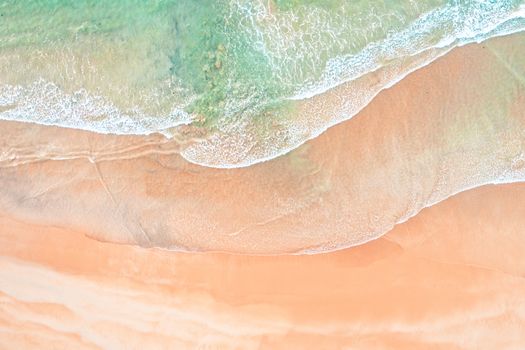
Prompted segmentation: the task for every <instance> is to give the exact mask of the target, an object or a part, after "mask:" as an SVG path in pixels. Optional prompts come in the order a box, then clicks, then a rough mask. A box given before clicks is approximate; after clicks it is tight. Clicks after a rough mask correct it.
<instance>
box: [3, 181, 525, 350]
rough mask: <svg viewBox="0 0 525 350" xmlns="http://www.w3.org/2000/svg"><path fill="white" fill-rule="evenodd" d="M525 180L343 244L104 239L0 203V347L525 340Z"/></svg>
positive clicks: (447, 344) (518, 345)
mask: <svg viewBox="0 0 525 350" xmlns="http://www.w3.org/2000/svg"><path fill="white" fill-rule="evenodd" d="M524 201H525V184H512V185H499V186H488V187H482V188H479V189H475V190H471V191H467V192H464V193H461V194H459V195H457V196H454V197H452V198H449V199H448V200H446V201H444V202H441V203H440V204H437V205H436V206H433V207H431V208H427V209H425V210H423V212H421V214H419V215H418V216H417V217H415V218H413V219H411V220H409V221H408V222H406V223H404V224H402V225H399V226H397V227H396V228H395V229H394V230H393V231H392V232H390V233H388V234H387V235H385V236H383V237H382V238H380V239H378V240H376V241H373V242H370V243H367V244H365V245H362V246H359V247H354V248H350V249H346V250H342V251H338V252H333V253H328V254H316V255H310V256H307V255H303V256H270V257H255V256H241V255H227V254H209V253H208V254H188V253H174V252H167V251H161V250H156V249H144V248H139V247H132V246H126V245H117V244H111V243H101V242H97V241H95V240H92V239H89V238H87V237H86V236H85V235H83V234H82V233H80V232H75V231H72V230H70V229H68V228H59V227H54V226H46V225H40V224H30V223H27V222H22V221H17V220H14V219H12V218H10V217H6V216H2V217H1V218H0V225H1V227H3V229H1V230H0V256H1V257H0V300H1V301H0V348H6V349H7V348H10V349H15V348H16V349H23V348H38V349H51V348H54V349H72V348H75V349H76V348H106V349H108V348H113V349H114V348H126V349H145V348H152V349H153V348H155V349H159V348H165V349H174V348H176V349H185V348H193V349H195V348H201V349H216V348H221V349H234V348H238V349H344V348H346V349H447V350H450V349H516V350H518V349H523V346H524V344H525V279H524V277H525V260H524V259H523V251H524V250H525V235H524V231H523V227H525V208H524V207H523V205H522V203H523V202H524Z"/></svg>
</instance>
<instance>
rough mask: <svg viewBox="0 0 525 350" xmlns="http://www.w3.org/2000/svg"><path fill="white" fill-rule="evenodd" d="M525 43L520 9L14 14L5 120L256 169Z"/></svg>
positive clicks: (155, 7) (4, 81) (18, 6)
mask: <svg viewBox="0 0 525 350" xmlns="http://www.w3.org/2000/svg"><path fill="white" fill-rule="evenodd" d="M523 29H525V1H512V0H490V1H483V0H463V1H458V0H456V1H439V0H432V1H430V0H425V1H406V0H396V1H388V0H387V1H385V0H383V1H376V0H373V1H364V0H363V1H360V0H359V1H343V0H230V1H226V0H224V1H220V0H219V1H208V0H157V1H139V0H116V1H111V2H108V1H87V0H82V1H66V0H41V1H36V0H35V1H29V0H25V1H15V0H7V1H5V0H4V1H1V2H0V119H4V120H18V121H26V122H35V123H40V124H46V125H58V126H62V127H69V128H79V129H86V130H91V131H95V132H100V133H114V134H149V133H154V132H160V133H163V134H164V135H166V137H171V136H173V135H175V134H178V133H179V132H180V128H181V126H183V125H188V124H191V125H192V128H191V129H190V130H193V131H195V135H198V136H199V138H198V140H196V141H195V142H194V143H192V144H191V145H190V146H188V147H187V148H185V149H183V150H182V155H183V156H184V157H185V158H186V159H188V160H190V161H192V162H195V163H199V164H202V165H207V166H214V167H238V166H247V165H250V164H253V163H257V162H260V161H263V160H267V159H271V158H273V157H276V156H278V155H281V154H283V153H285V152H287V151H289V150H291V149H293V148H295V147H297V146H299V145H300V144H302V143H303V142H305V141H306V140H308V139H311V138H312V137H315V136H317V135H319V134H320V133H321V132H323V131H324V130H326V128H328V127H329V126H331V125H334V124H336V123H339V122H341V121H344V120H346V119H349V118H351V117H352V116H353V115H355V114H356V113H357V112H359V110H361V109H362V108H363V107H365V106H366V105H367V104H368V103H369V102H370V101H371V100H372V99H373V97H374V96H375V95H376V94H377V93H379V92H380V91H381V90H382V89H384V88H387V87H389V86H391V85H392V84H395V83H396V82H397V81H399V80H400V79H402V78H403V77H404V76H406V75H407V74H409V73H410V72H412V71H413V70H415V69H418V68H419V67H421V66H424V65H426V64H428V63H429V62H432V61H433V60H435V59H436V58H438V57H439V56H441V55H443V54H446V53H447V52H448V51H450V50H451V49H452V48H454V47H455V46H458V45H464V44H468V43H471V42H479V41H482V40H485V39H487V38H490V37H493V36H498V35H504V34H509V33H513V32H518V31H521V30H523ZM334 91H339V92H338V93H337V96H338V98H337V99H334V98H329V96H330V94H332V95H333V93H334ZM343 92H344V93H343ZM326 96H328V97H326ZM325 97H326V98H325ZM326 101H329V102H326ZM184 130H185V132H186V134H187V133H188V131H187V128H186V129H184ZM195 135H192V134H191V132H189V137H193V136H195ZM203 135H204V136H203Z"/></svg>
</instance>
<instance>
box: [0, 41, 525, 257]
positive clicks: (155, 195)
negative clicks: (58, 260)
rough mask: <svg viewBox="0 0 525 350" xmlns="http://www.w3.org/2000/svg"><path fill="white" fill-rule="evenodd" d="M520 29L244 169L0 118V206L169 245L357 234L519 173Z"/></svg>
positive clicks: (145, 142) (114, 237)
mask: <svg viewBox="0 0 525 350" xmlns="http://www.w3.org/2000/svg"><path fill="white" fill-rule="evenodd" d="M523 38H524V35H523V34H517V35H512V36H508V37H502V38H496V39H492V40H489V41H487V42H486V43H482V44H479V45H469V46H466V47H462V48H459V49H457V50H454V51H452V52H451V53H449V54H448V55H446V56H444V57H443V58H441V59H439V60H438V61H436V62H435V63H432V64H431V65H429V66H427V67H425V68H423V69H421V70H419V71H416V72H415V73H413V74H412V75H410V76H408V77H407V78H406V79H404V80H403V81H401V82H400V83H398V84H397V85H395V86H394V87H392V88H391V89H388V90H386V91H383V92H382V93H381V94H380V95H379V96H378V97H377V98H376V99H375V100H374V101H372V103H371V104H370V105H369V106H368V107H367V108H365V109H364V110H363V111H362V112H361V113H359V114H358V115H357V116H356V117H354V118H353V119H351V120H349V121H347V122H344V123H342V124H339V125H337V126H334V127H332V128H331V129H329V130H328V131H327V132H325V133H324V134H322V135H321V136H320V137H318V138H316V139H314V140H312V141H310V142H308V143H306V144H304V145H303V146H301V147H300V148H298V149H296V150H295V151H293V152H291V153H289V154H287V155H286V156H283V157H280V158H277V159H274V160H272V161H268V162H264V163H260V164H257V165H254V166H251V167H248V168H242V169H211V168H204V167H200V166H197V165H194V164H190V163H188V162H187V161H185V160H184V159H183V158H182V157H180V156H179V154H178V152H179V151H180V150H181V149H183V148H184V147H185V144H184V142H191V140H185V141H184V142H178V141H177V140H171V141H169V140H167V139H165V138H163V137H161V136H159V135H152V136H149V137H134V136H126V137H123V136H111V135H99V134H93V133H89V132H82V131H76V130H72V129H59V128H55V127H45V126H38V125H32V124H22V123H14V122H0V125H2V130H3V132H4V134H5V135H9V137H6V138H3V139H2V140H1V142H2V143H1V145H0V149H1V150H2V157H1V161H0V166H1V168H0V183H2V184H3V185H4V189H3V191H2V195H1V196H0V210H2V211H3V212H5V213H9V215H15V216H16V217H20V218H22V219H24V220H29V221H32V222H39V223H45V224H53V225H58V226H66V227H72V228H74V229H75V230H79V231H83V232H87V233H88V234H89V235H91V236H92V237H94V238H96V239H99V240H103V241H112V242H120V243H129V244H138V245H141V246H144V247H152V246H154V247H163V248H168V249H174V250H189V251H193V250H198V251H203V250H204V251H227V252H242V253H257V254H277V253H302V252H319V251H328V250H333V249H336V248H342V247H348V246H351V245H356V244H362V243H364V242H367V241H369V240H371V239H375V238H377V237H379V236H381V235H382V234H384V233H386V232H387V231H388V230H390V229H391V228H392V227H393V225H395V224H396V223H398V222H402V221H404V220H406V219H408V218H409V217H411V216H413V215H415V214H417V213H418V212H419V211H420V210H421V209H422V208H424V207H426V206H429V205H432V204H434V203H436V202H439V201H440V200H443V199H445V198H447V197H448V196H450V195H452V194H454V193H457V192H460V191H463V190H465V189H468V188H472V187H476V186H480V185H483V184H487V183H493V182H509V181H517V180H523V179H525V114H524V113H525V112H524V111H525V92H524V85H523V82H524V81H525V79H524V77H525V67H524V66H523V65H522V64H521V62H523V61H524V60H525V46H524V45H520V44H521V43H522V42H523V40H524V39H523ZM346 95H348V96H351V91H345V87H344V86H343V87H341V88H338V89H336V90H334V91H332V93H331V94H329V95H326V96H324V97H323V99H320V98H319V99H314V100H312V101H309V102H305V106H304V108H310V109H311V108H314V107H315V106H321V107H322V108H326V110H327V111H329V110H330V108H331V106H334V105H337V104H338V103H340V102H341V99H342V98H343V96H346ZM310 102H311V103H310ZM321 107H315V108H321ZM322 108H321V109H322ZM321 112H322V110H320V113H321ZM48 159H52V160H48Z"/></svg>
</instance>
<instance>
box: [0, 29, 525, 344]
mask: <svg viewBox="0 0 525 350" xmlns="http://www.w3.org/2000/svg"><path fill="white" fill-rule="evenodd" d="M523 38H524V36H523V35H513V36H509V37H504V38H498V39H493V40H490V41H488V42H486V43H483V44H479V45H469V46H466V47H463V48H460V49H457V50H454V51H453V52H451V53H450V54H448V55H447V56H445V57H443V58H442V59H440V60H438V61H436V62H435V63H433V64H431V65H430V66H428V67H426V68H424V69H421V70H419V71H417V72H415V73H414V74H412V75H410V76H409V77H407V78H406V79H405V80H403V81H402V82H400V83H399V84H397V85H395V86H394V87H393V88H391V89H389V90H386V91H384V92H382V93H381V94H380V95H379V96H378V97H377V98H376V99H375V100H374V101H373V102H372V103H371V104H370V105H369V106H368V107H367V108H366V109H365V110H363V111H362V112H361V113H359V115H357V116H356V117H355V118H353V119H352V120H350V121H348V122H345V123H342V124H340V125H337V126H335V127H333V128H331V129H329V130H328V131H327V132H326V133H324V134H322V135H321V136H320V137H318V138H316V139H314V140H312V141H310V142H308V143H306V144H305V145H303V146H301V147H300V148H299V149H297V150H295V151H293V152H291V153H290V154H288V155H286V156H283V157H280V158H278V159H275V160H272V161H268V162H265V163H261V164H258V165H254V166H251V167H248V168H243V169H228V170H225V169H211V168H204V167H200V166H197V165H194V164H191V163H188V162H187V161H185V160H184V159H183V158H182V157H181V156H180V155H179V152H180V150H181V149H184V147H185V146H186V143H187V142H191V140H187V139H185V138H184V137H183V136H184V135H181V136H180V138H178V139H176V140H172V141H168V140H166V139H164V138H163V137H161V136H159V135H151V136H148V137H134V136H126V137H122V136H111V135H97V134H93V133H88V132H82V131H76V130H68V129H59V128H55V127H45V126H38V125H32V124H22V123H14V122H0V126H1V128H2V132H3V135H5V136H6V137H3V138H2V139H1V140H0V142H1V143H0V184H2V187H1V190H0V348H39V349H47V348H49V349H51V348H54V349H56V348H58V349H71V348H75V349H76V348H86V349H88V348H128V349H143V348H169V349H172V348H177V349H185V348H192V349H194V348H212V349H215V348H225V349H232V348H233V349H235V348H238V349H259V348H263V349H264V348H268V349H280V348H282V349H295V348H299V349H304V348H315V349H320V348H321V349H322V348H329V349H332V348H343V349H344V348H346V349H372V350H373V349H392V348H394V349H422V348H424V349H447V350H448V349H517V350H518V349H522V348H523V347H524V344H525V279H524V277H525V260H524V259H523V256H522V255H523V254H522V253H523V251H524V250H525V235H524V230H523V227H525V207H524V205H523V203H524V202H525V184H522V183H518V182H516V183H513V184H505V185H497V186H494V185H491V186H484V187H479V188H475V189H472V190H469V191H466V192H461V191H464V190H466V189H468V188H472V187H477V186H481V185H483V184H487V183H491V182H512V181H520V180H523V179H525V125H524V124H525V114H524V113H525V112H524V111H525V89H524V86H525V85H524V82H525V79H524V77H525V67H524V66H523V64H521V62H524V61H525V46H524V45H521V44H522V43H523V40H524V39H523ZM347 93H348V94H351V92H349V91H346V92H345V90H344V87H341V88H340V89H337V90H334V91H332V93H331V95H326V96H324V97H323V100H318V101H311V102H312V104H305V106H304V108H317V107H315V106H321V107H323V108H324V107H326V108H327V110H328V109H329V108H330V106H333V105H336V104H337V103H339V102H340V97H341V96H343V95H345V96H346V94H347ZM181 140H182V141H181ZM457 192H461V193H459V194H457V195H455V196H452V197H450V198H448V197H449V196H451V195H453V194H455V193H457ZM440 201H441V202H440ZM436 203H437V204H436ZM425 207H427V208H425ZM421 210H422V211H421ZM407 220H408V221H407ZM399 222H404V223H401V224H398V225H395V224H396V223H399ZM394 225H395V226H394ZM392 228H393V229H392ZM387 232H388V233H387ZM385 233H387V234H386V235H384V236H383V234H385ZM374 239H375V240H374ZM369 240H372V241H369ZM368 241H369V242H368ZM365 242H368V243H366V244H363V245H360V246H357V247H353V248H350V249H344V250H339V251H335V252H330V253H325V254H314V255H276V256H262V255H261V256H256V255H233V254H225V253H218V252H216V253H178V252H174V251H168V250H163V249H156V248H152V247H162V248H170V249H183V250H189V251H191V250H209V251H227V252H241V253H252V254H279V253H304V252H309V253H311V252H318V251H322V250H332V249H335V248H341V247H344V246H349V245H354V244H362V243H365ZM117 243H120V244H117Z"/></svg>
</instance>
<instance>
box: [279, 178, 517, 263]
mask: <svg viewBox="0 0 525 350" xmlns="http://www.w3.org/2000/svg"><path fill="white" fill-rule="evenodd" d="M521 182H525V177H524V178H520V179H508V180H500V179H494V180H489V181H486V182H482V183H480V184H477V185H472V186H467V187H465V188H463V189H461V190H458V191H456V192H452V193H451V194H449V195H446V196H445V197H443V198H442V199H440V200H437V201H434V202H430V203H427V204H425V205H424V206H422V207H421V208H420V209H419V210H418V211H417V212H415V213H414V214H413V215H410V216H408V217H406V218H404V219H403V220H399V221H397V222H395V223H394V224H392V226H391V227H390V228H388V229H387V230H386V231H385V232H383V233H379V234H378V235H377V236H374V237H370V238H369V239H365V240H363V241H362V242H359V243H353V244H340V245H337V246H336V247H334V248H331V249H323V250H315V249H312V250H300V251H297V252H294V253H290V254H289V255H314V254H322V253H332V252H335V251H338V250H343V249H348V248H352V247H357V246H360V245H363V244H366V243H368V242H372V241H375V240H376V239H379V238H381V237H383V236H384V235H386V234H388V233H389V232H391V231H392V230H393V229H394V227H396V226H398V225H400V224H403V223H405V222H407V221H408V220H410V219H412V218H413V217H415V216H416V215H418V214H419V213H421V211H423V210H424V209H426V208H430V207H432V206H434V205H436V204H439V203H441V202H443V201H445V200H447V199H449V198H451V197H453V196H455V195H458V194H460V193H463V192H466V191H470V190H473V189H476V188H479V187H483V186H488V185H494V186H498V185H506V184H512V183H521Z"/></svg>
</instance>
